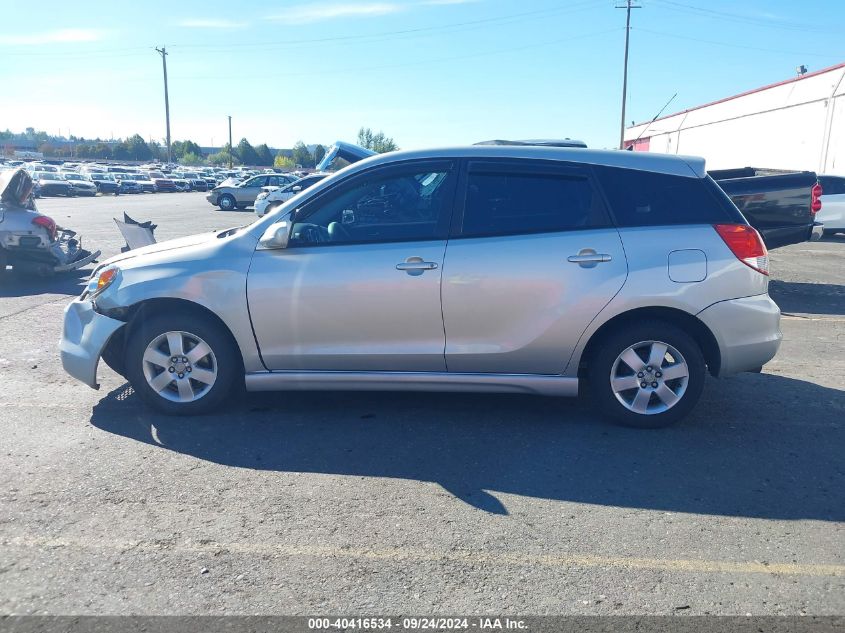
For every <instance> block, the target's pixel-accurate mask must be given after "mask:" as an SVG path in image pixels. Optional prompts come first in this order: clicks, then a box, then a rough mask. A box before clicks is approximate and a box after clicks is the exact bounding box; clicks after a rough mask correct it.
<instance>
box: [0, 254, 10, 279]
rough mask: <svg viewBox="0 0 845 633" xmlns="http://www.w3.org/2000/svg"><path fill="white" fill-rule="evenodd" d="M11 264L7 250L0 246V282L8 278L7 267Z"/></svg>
mask: <svg viewBox="0 0 845 633" xmlns="http://www.w3.org/2000/svg"><path fill="white" fill-rule="evenodd" d="M8 263H9V254H8V253H7V252H6V249H5V248H3V247H2V246H0V281H3V278H4V277H6V265H7V264H8Z"/></svg>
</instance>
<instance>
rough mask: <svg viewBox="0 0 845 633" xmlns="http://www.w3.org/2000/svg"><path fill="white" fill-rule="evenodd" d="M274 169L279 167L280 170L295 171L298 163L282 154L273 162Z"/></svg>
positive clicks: (277, 155)
mask: <svg viewBox="0 0 845 633" xmlns="http://www.w3.org/2000/svg"><path fill="white" fill-rule="evenodd" d="M273 167H279V168H280V169H295V168H296V163H295V162H293V159H292V158H291V157H290V156H284V155H283V154H281V152H280V153H278V154H276V159H275V160H274V161H273Z"/></svg>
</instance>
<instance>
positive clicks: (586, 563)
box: [4, 537, 845, 577]
mask: <svg viewBox="0 0 845 633" xmlns="http://www.w3.org/2000/svg"><path fill="white" fill-rule="evenodd" d="M4 545H6V546H14V547H27V548H38V549H41V548H61V547H71V548H79V549H114V550H121V551H125V550H134V551H139V550H140V551H156V552H161V551H173V552H188V553H208V554H214V553H217V552H220V551H226V552H230V553H242V554H258V555H270V556H281V557H313V558H334V559H355V560H375V561H387V562H409V563H422V562H433V563H438V562H440V563H469V564H478V563H486V564H490V565H514V566H528V567H532V566H542V567H559V568H566V567H582V568H614V569H628V570H643V569H645V570H652V571H672V572H689V573H695V572H703V573H719V574H766V575H771V576H776V575H784V576H832V577H841V576H845V565H823V564H822V565H815V564H801V563H761V562H757V561H716V560H695V559H663V558H632V557H626V556H594V555H589V554H531V553H527V552H525V553H520V552H500V553H493V552H478V551H463V552H454V551H451V552H439V551H433V550H426V549H420V548H405V547H401V548H389V549H362V548H352V547H350V548H347V547H336V546H318V545H283V544H278V545H274V544H271V543H197V542H192V541H188V542H182V543H174V544H168V543H155V542H152V541H130V540H126V541H106V540H102V539H92V540H90V541H89V540H74V539H67V538H42V537H15V538H11V539H9V540H6V541H4Z"/></svg>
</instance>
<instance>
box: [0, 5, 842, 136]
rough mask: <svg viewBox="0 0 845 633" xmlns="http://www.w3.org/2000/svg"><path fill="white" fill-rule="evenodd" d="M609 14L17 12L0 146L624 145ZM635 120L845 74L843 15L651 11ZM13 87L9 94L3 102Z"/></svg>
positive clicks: (636, 50)
mask: <svg viewBox="0 0 845 633" xmlns="http://www.w3.org/2000/svg"><path fill="white" fill-rule="evenodd" d="M616 4H619V3H617V2H613V1H612V0H524V1H523V2H516V1H514V0H326V1H322V0H319V1H307V0H306V1H297V0H294V1H284V2H283V1H279V2H268V1H265V2H260V1H257V0H254V1H251V0H238V1H237V2H234V1H232V0H227V1H224V2H218V1H216V0H201V1H195V0H179V1H178V2H172V1H171V2H162V1H159V0H144V2H113V1H108V2H106V1H102V2H97V1H93V0H89V1H81V2H67V0H61V1H53V0H40V2H38V5H37V6H38V10H37V13H36V12H35V11H34V10H33V9H32V7H33V5H30V4H28V3H25V2H15V3H12V2H7V3H4V6H3V18H2V20H0V60H2V61H3V64H2V69H0V80H2V82H3V86H4V89H3V91H2V96H0V129H5V128H11V129H12V130H22V129H23V128H24V127H26V126H33V127H35V128H37V129H45V130H47V131H48V132H51V133H58V132H59V131H61V133H62V134H65V135H67V134H68V132H70V133H73V134H75V135H77V136H84V137H93V136H97V135H100V136H102V137H110V136H112V135H113V136H114V137H122V136H127V135H130V134H133V133H135V132H138V133H140V134H141V135H143V136H144V137H145V138H153V139H161V138H163V136H164V104H163V87H162V73H161V60H160V58H159V56H158V55H157V54H156V53H155V51H154V50H153V48H154V47H155V46H162V45H164V46H166V47H167V50H168V52H169V53H170V55H169V56H168V74H169V77H170V109H171V129H172V136H173V139H174V140H175V139H191V140H194V141H196V142H198V143H200V144H201V145H209V144H211V143H212V142H213V143H214V144H216V145H219V144H221V143H222V142H223V141H224V139H225V137H226V134H227V127H226V126H227V120H226V115H229V114H231V115H232V116H233V137H234V139H235V142H237V141H238V140H239V139H240V138H241V137H244V136H245V137H247V138H248V139H249V140H250V141H251V142H253V143H255V144H257V143H261V142H267V143H269V144H270V145H271V146H275V147H290V146H292V145H293V143H294V142H296V141H297V140H300V139H301V140H304V141H305V142H308V143H318V142H320V143H331V142H333V141H335V140H338V139H342V140H354V138H355V135H356V132H357V130H358V128H359V127H361V126H369V127H372V128H374V129H383V130H384V131H385V132H386V133H387V134H388V135H389V136H392V137H393V138H394V139H395V140H396V142H397V143H398V144H399V145H400V146H401V147H403V148H417V147H426V146H433V145H456V144H465V143H471V142H475V141H479V140H486V139H490V138H537V137H564V136H569V137H573V138H581V139H583V140H585V141H586V142H587V143H588V145H590V146H591V147H613V146H615V145H616V144H617V143H618V136H619V115H620V100H621V78H622V68H621V67H622V52H623V43H624V24H625V12H624V11H623V10H618V9H615V8H614V7H615V5H616ZM638 4H640V5H641V6H642V8H640V9H636V10H635V11H633V18H632V26H633V29H632V32H631V38H632V39H631V58H630V75H629V93H628V97H629V98H628V115H627V117H626V118H627V119H628V121H629V122H630V121H631V120H636V121H642V120H647V119H651V117H652V116H654V114H656V113H657V111H658V110H659V109H660V108H661V107H662V106H663V104H664V103H665V102H666V101H667V100H668V99H669V98H670V97H671V96H672V95H673V94H674V93H676V92H677V93H678V96H677V98H676V99H675V101H674V102H673V103H672V105H671V106H670V107H669V109H668V110H667V113H668V112H673V111H677V110H681V109H684V108H687V107H691V106H694V105H698V104H701V103H704V102H707V101H711V100H715V99H719V98H722V97H725V96H729V95H731V94H735V93H737V92H741V91H744V90H747V89H751V88H754V87H758V86H761V85H764V84H767V83H771V82H775V81H780V80H783V79H787V78H789V77H792V76H794V74H795V68H796V66H798V65H799V64H804V65H806V66H807V67H808V68H809V69H810V70H811V71H812V70H818V69H820V68H823V67H825V66H830V65H833V64H836V63H839V62H843V61H845V44H844V43H843V38H842V34H843V32H845V2H841V0H805V1H804V2H794V1H785V0H743V1H728V0H641V2H639V3H638ZM12 86H14V90H12V89H10V87H12Z"/></svg>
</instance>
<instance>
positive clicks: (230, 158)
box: [229, 114, 232, 169]
mask: <svg viewBox="0 0 845 633" xmlns="http://www.w3.org/2000/svg"><path fill="white" fill-rule="evenodd" d="M229 169H232V115H231V114H230V115H229Z"/></svg>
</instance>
